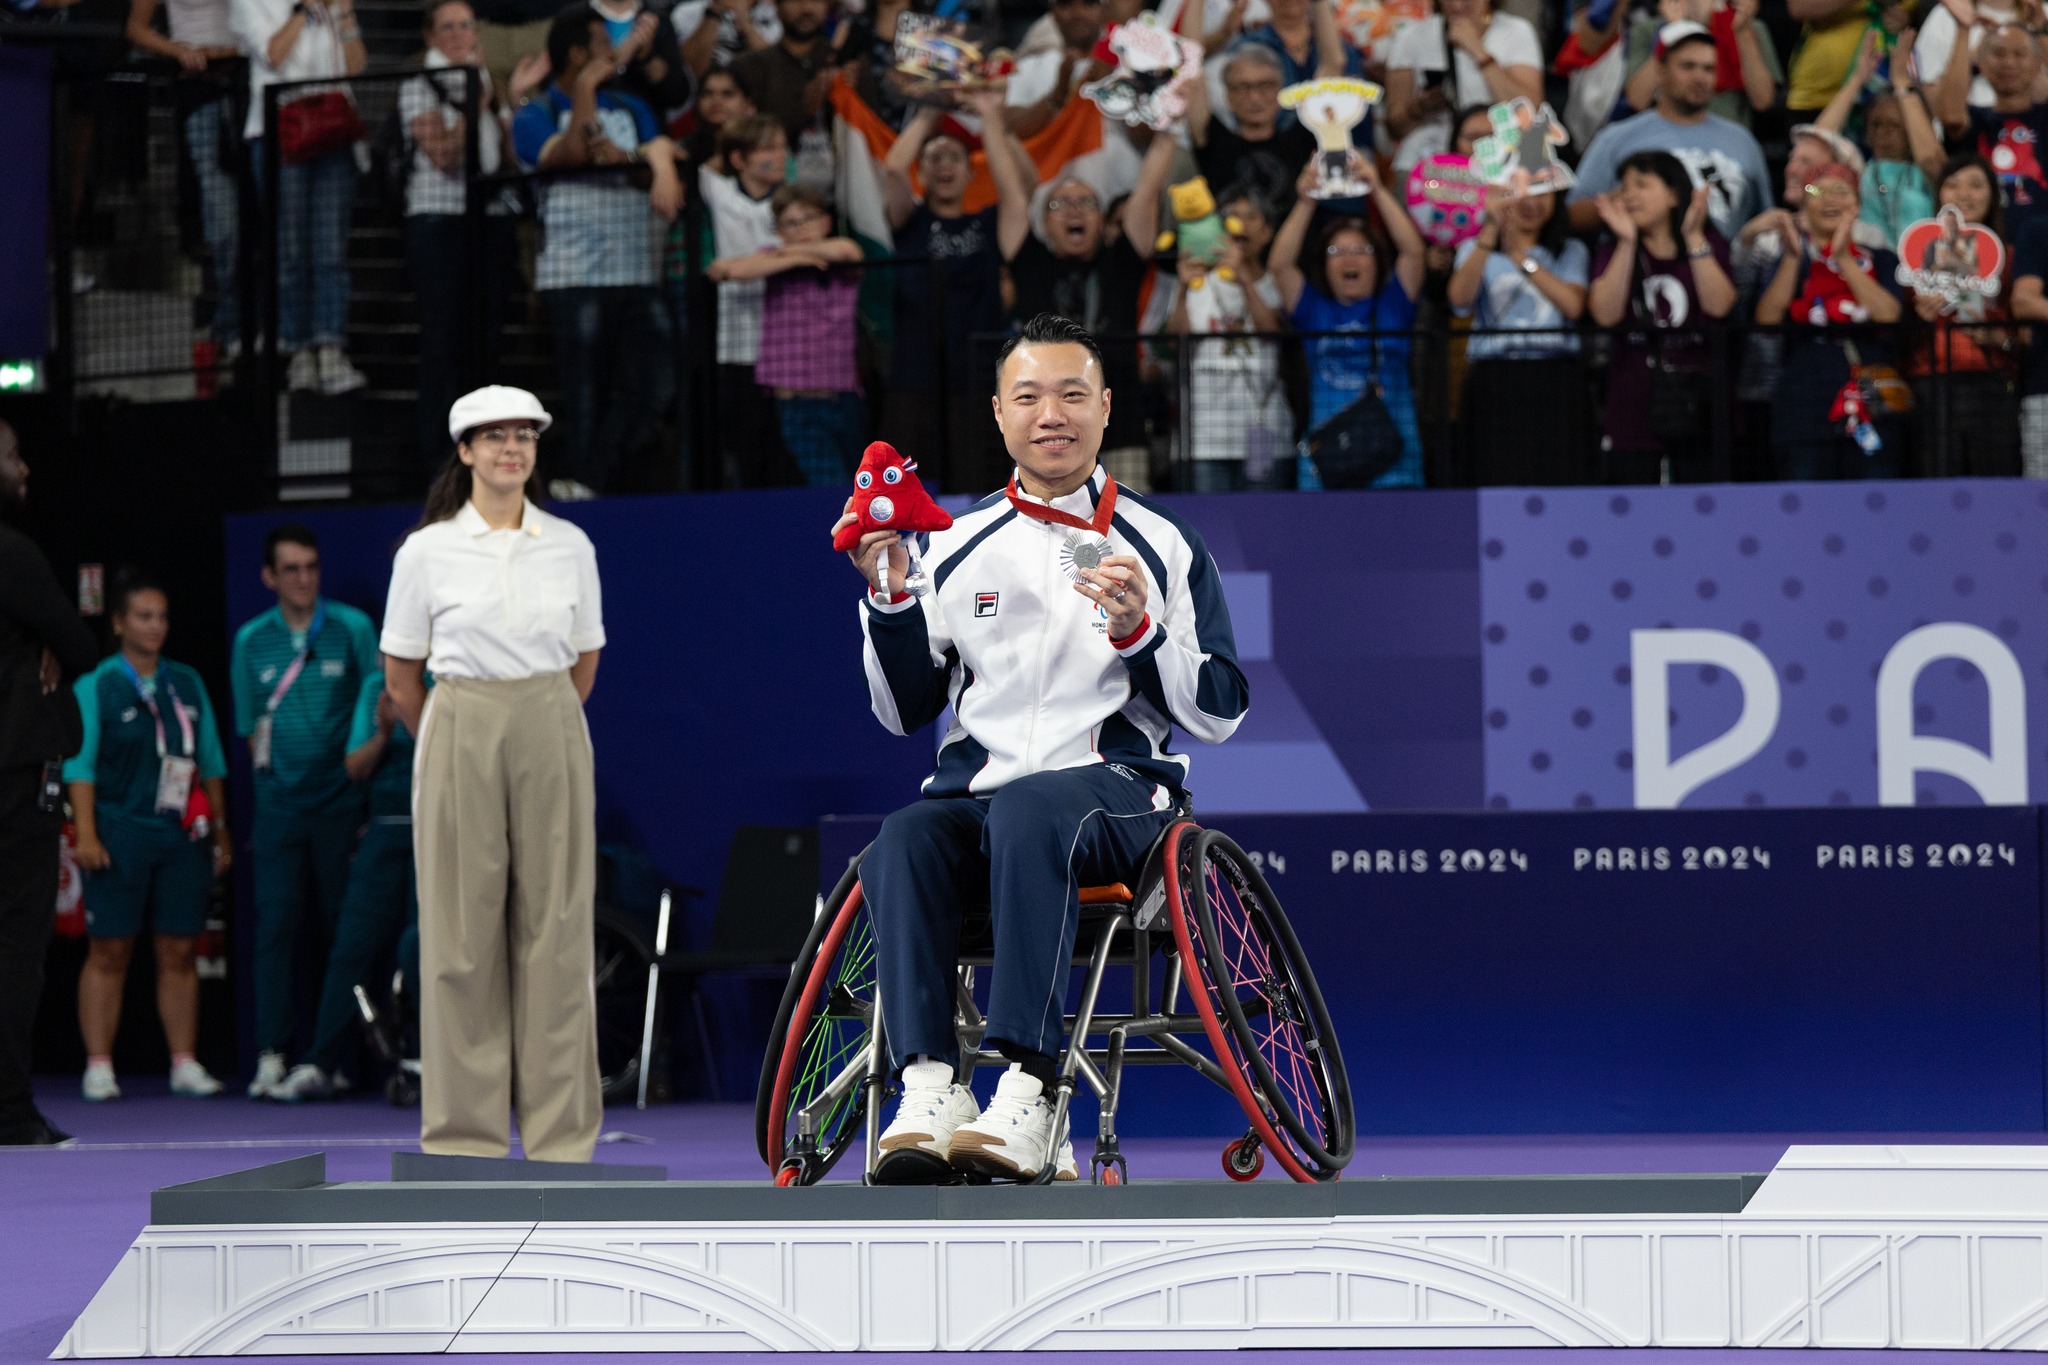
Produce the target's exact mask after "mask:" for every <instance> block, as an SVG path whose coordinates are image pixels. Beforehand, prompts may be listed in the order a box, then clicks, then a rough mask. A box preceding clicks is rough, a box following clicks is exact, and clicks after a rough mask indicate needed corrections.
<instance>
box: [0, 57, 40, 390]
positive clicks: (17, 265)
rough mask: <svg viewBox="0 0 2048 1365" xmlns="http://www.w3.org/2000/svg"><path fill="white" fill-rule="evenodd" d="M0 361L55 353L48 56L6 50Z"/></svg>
mask: <svg viewBox="0 0 2048 1365" xmlns="http://www.w3.org/2000/svg"><path fill="white" fill-rule="evenodd" d="M0 128H5V129H6V130H7V136H6V138H5V139H4V140H0V184H4V185H6V186H7V211H6V212H5V213H0V360H23V359H27V358H30V357H38V358H39V357H41V356H42V355H43V354H44V353H45V352H46V351H48V350H49V348H50V292H49V276H50V271H49V253H48V251H47V250H46V246H45V243H46V239H47V236H48V231H49V199H50V54H49V53H48V52H46V51H43V50H42V49H40V48H33V47H7V48H0Z"/></svg>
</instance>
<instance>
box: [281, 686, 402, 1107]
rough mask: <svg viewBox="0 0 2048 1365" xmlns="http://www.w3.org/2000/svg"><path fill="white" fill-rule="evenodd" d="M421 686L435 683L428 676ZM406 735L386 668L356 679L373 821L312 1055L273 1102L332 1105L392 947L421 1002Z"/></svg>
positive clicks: (330, 965) (354, 746) (352, 771)
mask: <svg viewBox="0 0 2048 1365" xmlns="http://www.w3.org/2000/svg"><path fill="white" fill-rule="evenodd" d="M426 682H427V686H428V687H432V686H433V685H434V683H433V678H432V676H431V675H428V677H427V679H426ZM412 749H413V742H412V732H411V731H409V730H407V729H406V728H405V724H404V722H403V721H401V720H399V718H398V709H397V708H396V707H394V706H393V705H392V704H391V697H390V695H389V694H388V693H387V692H385V690H384V670H383V668H382V666H381V664H380V666H379V667H378V669H377V671H376V672H374V673H372V674H370V676H368V677H367V678H364V679H363V689H362V691H361V693H360V694H358V696H357V698H356V710H355V720H354V722H353V723H352V724H351V725H350V726H349V734H348V760H347V762H348V775H349V777H350V778H351V779H352V780H353V781H355V782H358V783H360V784H362V786H363V787H364V788H365V789H366V790H367V791H368V792H369V797H370V823H369V825H368V826H367V827H365V829H364V830H363V839H362V842H361V843H360V844H358V845H356V856H355V861H354V862H353V863H351V864H349V871H348V894H347V896H346V897H344V898H343V900H342V902H341V918H340V920H339V921H337V922H336V924H335V926H334V952H333V954H332V955H331V956H329V958H328V959H327V980H326V983H325V984H324V985H323V986H322V987H321V988H320V1013H319V1016H318V1017H317V1019H316V1020H315V1022H314V1025H313V1047H312V1050H311V1051H309V1052H307V1053H306V1055H305V1059H304V1060H303V1061H301V1062H300V1063H299V1064H298V1065H297V1066H295V1067H293V1068H292V1069H291V1071H290V1072H289V1073H288V1074H287V1075H286V1076H285V1078H284V1080H283V1081H282V1082H280V1083H279V1084H278V1085H277V1086H275V1087H274V1088H273V1089H272V1090H271V1092H270V1094H271V1098H272V1099H277V1100H285V1101H289V1102H294V1103H295V1102H297V1101H300V1100H323V1099H329V1098H331V1097H332V1096H333V1095H334V1092H335V1068H336V1067H337V1066H338V1065H339V1064H340V1062H341V1057H342V1049H343V1048H344V1047H345V1046H346V1044H347V1042H348V1035H349V1030H350V1029H351V1028H352V1027H354V1025H355V1021H356V1018H357V1011H356V994H355V992H356V987H357V986H358V985H361V986H363V987H365V988H366V989H367V988H368V986H369V984H370V982H371V980H372V979H373V976H374V974H375V973H376V971H377V968H378V966H379V964H381V963H383V962H384V961H386V960H387V958H388V956H389V954H390V952H391V950H392V947H393V945H394V944H395V945H397V947H398V957H399V966H400V969H401V970H403V971H404V973H405V979H406V983H407V984H406V995H407V996H408V998H410V999H414V1000H417V999H418V998H419V986H418V982H419V959H420V949H419V931H418V925H419V917H420V903H419V897H418V894H417V892H416V891H415V889H414V886H413V875H412Z"/></svg>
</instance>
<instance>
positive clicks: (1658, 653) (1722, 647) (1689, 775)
mask: <svg viewBox="0 0 2048 1365" xmlns="http://www.w3.org/2000/svg"><path fill="white" fill-rule="evenodd" d="M1628 654H1629V661H1628V666H1629V690H1630V693H1631V699H1632V701H1633V702H1634V708H1635V777H1636V807H1637V809H1639V810H1673V809H1676V808H1677V806H1678V803H1679V802H1680V801H1683V800H1684V799H1685V798H1686V796H1687V794H1688V793H1690V792H1691V791H1692V790H1693V789H1694V788H1696V787H1698V786H1699V785H1700V784H1701V783H1703V782H1706V781H1708V780H1710V779H1712V778H1716V777H1719V776H1720V775H1721V774H1722V773H1725V772H1727V771H1729V770H1730V769H1733V768H1739V767H1741V766H1742V765H1743V764H1745V763H1747V762H1749V760H1750V759H1752V758H1754V757H1756V754H1757V751H1758V750H1759V749H1761V748H1763V747H1764V744H1765V743H1766V741H1768V740H1769V739H1770V737H1771V732H1772V731H1774V730H1776V729H1777V728H1778V674H1777V671H1776V670H1775V669H1773V668H1772V667H1771V661H1770V660H1769V659H1767V658H1765V657H1764V653H1763V651H1762V650H1760V649H1758V648H1757V647H1756V646H1755V645H1753V644H1751V643H1750V642H1749V641H1747V640H1745V639H1743V638H1742V637H1741V636H1740V635H1730V634H1729V633H1728V632H1727V631H1725V630H1634V631H1630V632H1629V642H1628ZM1680 663H1682V664H1713V665H1716V666H1717V667H1720V668H1725V669H1727V670H1728V671H1729V672H1730V673H1732V674H1734V675H1735V681H1736V682H1738V683H1740V684H1741V685H1742V714H1741V715H1739V716H1737V717H1736V718H1735V724H1733V725H1731V726H1729V727H1728V729H1727V731H1726V732H1724V733H1723V734H1721V735H1719V736H1718V737H1716V738H1714V739H1710V740H1708V741H1707V742H1706V743H1705V744H1702V745H1700V747H1699V748H1697V749H1694V750H1693V751H1692V752H1691V753H1689V754H1687V755H1685V756H1684V757H1683V758H1680V759H1678V760H1677V761H1676V762H1674V761H1672V758H1671V685H1670V678H1669V676H1668V674H1667V672H1666V670H1668V669H1669V668H1670V666H1671V665H1672V664H1680Z"/></svg>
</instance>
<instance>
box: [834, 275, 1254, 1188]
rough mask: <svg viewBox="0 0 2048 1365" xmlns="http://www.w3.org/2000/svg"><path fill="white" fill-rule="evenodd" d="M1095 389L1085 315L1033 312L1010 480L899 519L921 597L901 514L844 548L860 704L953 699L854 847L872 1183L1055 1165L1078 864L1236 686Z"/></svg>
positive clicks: (1160, 802) (1181, 761)
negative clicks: (1002, 1061)
mask: <svg viewBox="0 0 2048 1365" xmlns="http://www.w3.org/2000/svg"><path fill="white" fill-rule="evenodd" d="M1111 397H1112V395H1111V394H1110V391H1109V390H1108V389H1107V388H1105V387H1104V385H1103V366H1102V352H1101V350H1100V349H1099V348H1098V347H1097V345H1096V343H1095V340H1094V338H1093V337H1091V336H1090V335H1089V334H1088V332H1087V331H1086V330H1085V329H1083V328H1082V327H1080V326H1078V325H1076V324H1075V323H1072V322H1070V321H1068V320H1066V319H1065V318H1061V317H1056V316H1053V315H1050V314H1045V315H1041V316H1039V317H1037V318H1034V319H1032V320H1031V322H1030V323H1028V324H1027V325H1026V326H1025V327H1024V329H1023V331H1022V333H1021V334H1020V335H1018V336H1015V337H1013V338H1011V339H1010V341H1009V342H1008V343H1007V344H1005V346H1004V347H1003V349H1002V352H1001V354H1000V355H999V356H998V358H997V362H996V393H995V397H994V400H993V407H994V412H995V419H996V423H997V425H998V426H999V427H1000V428H1001V429H1002V433H1003V440H1004V442H1005V444H1006V445H1007V447H1008V449H1009V453H1010V457H1011V458H1012V459H1013V460H1015V461H1016V465H1017V468H1016V473H1015V474H1014V476H1013V477H1012V479H1011V481H1010V484H1009V486H1008V487H1007V488H1006V489H1005V490H1003V491H1002V492H999V493H996V494H993V495H992V496H990V497H988V498H985V499H983V500H982V501H981V502H979V503H977V504H976V505H975V506H974V507H973V508H971V509H970V510H969V511H967V512H965V513H963V514H962V515H960V516H959V517H958V518H956V519H955V521H954V523H953V526H952V528H951V529H950V530H946V531H939V532H934V533H931V534H929V535H926V536H920V537H919V538H918V541H919V546H918V548H919V553H920V556H921V559H922V564H923V569H924V572H925V574H926V582H927V583H928V587H927V588H926V590H925V591H924V592H923V593H922V594H921V595H920V594H913V593H911V592H906V591H902V590H901V589H902V587H903V585H904V583H905V578H906V574H907V573H908V572H909V570H910V567H911V566H910V561H909V555H908V553H907V551H906V548H905V547H904V546H903V545H902V544H901V543H900V540H899V537H898V536H897V535H896V533H894V532H887V531H878V532H873V533H870V534H868V535H866V536H864V537H863V538H862V539H861V541H860V543H859V544H858V545H857V546H856V547H855V548H854V549H853V550H852V551H851V553H850V557H851V558H852V560H853V562H854V565H855V567H856V568H858V569H859V570H860V571H861V573H862V574H863V575H864V576H865V577H866V578H867V580H868V593H867V598H866V601H865V603H864V604H863V606H862V608H861V627H862V630H863V632H864V634H865V636H866V647H865V649H864V651H863V658H864V662H865V665H866V669H867V679H868V690H869V693H870V695H871V697H872V699H873V705H874V712H875V715H876V717H877V718H879V719H880V720H881V722H882V724H883V725H885V726H887V727H888V728H889V730H890V731H891V732H893V733H895V734H899V735H908V734H911V733H912V732H914V731H916V730H918V729H920V728H921V727H923V726H925V725H928V724H930V723H932V722H933V721H935V720H937V719H938V718H939V717H940V715H941V714H942V713H943V712H945V711H946V709H947V708H948V707H950V708H951V711H952V716H951V722H950V725H949V726H948V728H947V731H946V734H945V737H944V740H943V742H942V743H941V744H940V746H939V754H938V765H937V767H936V769H935V770H934V771H933V772H932V775H931V776H930V777H928V778H926V779H925V781H924V784H923V792H924V799H923V800H921V801H917V802H915V803H913V804H912V805H910V806H907V807H905V808H904V809H902V810H900V811H897V812H896V813H895V814H894V815H891V816H890V817H889V818H888V820H887V821H885V822H884V823H883V825H882V831H881V834H880V836H879V837H878V838H877V839H876V840H875V843H874V845H873V847H872V848H871V849H870V850H869V851H868V853H867V855H866V858H865V859H864V860H863V862H862V865H861V879H862V884H863V886H864V887H865V888H866V894H867V896H868V900H869V904H870V906H871V913H872V914H873V917H874V924H875V933H876V939H877V952H878V969H879V986H880V994H881V1001H882V1015H883V1024H884V1031H885V1033H886V1035H887V1039H888V1045H889V1051H890V1063H891V1065H892V1066H894V1067H896V1068H899V1069H900V1071H901V1074H902V1080H903V1099H902V1103H901V1105H900V1106H899V1107H898V1109H897V1112H896V1116H895V1118H894V1120H893V1121H892V1122H891V1123H890V1124H889V1126H888V1128H887V1129H886V1130H885V1131H884V1132H883V1134H882V1138H881V1143H880V1151H881V1158H880V1163H879V1165H878V1167H877V1169H876V1173H875V1174H876V1179H877V1180H878V1181H881V1182H883V1183H921V1182H935V1181H941V1180H948V1179H952V1178H954V1173H955V1172H972V1173H979V1174H982V1175H989V1176H996V1177H1002V1178H1009V1179H1027V1180H1028V1179H1031V1178H1033V1177H1035V1176H1037V1175H1038V1174H1039V1172H1040V1171H1041V1170H1042V1169H1043V1168H1044V1166H1045V1164H1046V1163H1048V1162H1051V1163H1054V1164H1055V1166H1056V1176H1055V1178H1057V1179H1060V1180H1072V1179H1074V1178H1075V1176H1076V1171H1075V1166H1074V1155H1073V1148H1072V1145H1071V1144H1070V1143H1069V1142H1067V1141H1066V1140H1065V1136H1064V1134H1061V1133H1056V1132H1055V1131H1054V1121H1053V1110H1054V1106H1053V1105H1052V1103H1051V1102H1050V1094H1051V1091H1052V1089H1053V1085H1054V1081H1055V1078H1056V1075H1057V1067H1058V1062H1057V1060H1056V1058H1057V1056H1058V1053H1059V1051H1060V1048H1061V1045H1062V1041H1063V1040H1062V1036H1061V1034H1062V1020H1063V1015H1064V1013H1065V1007H1066V992H1067V982H1068V975H1069V966H1070V962H1071V959H1072V954H1073V951H1074V939H1075V934H1076V931H1077V928H1078V924H1079V918H1080V900H1079V894H1080V888H1081V887H1082V886H1084V885H1087V884H1090V883H1100V882H1110V881H1117V880H1121V879H1132V880H1135V873H1136V871H1137V867H1138V863H1139V860H1140V859H1142V858H1143V856H1144V854H1145V851H1146V849H1147V848H1148V847H1149V846H1150V844H1151V843H1152V841H1153V839H1154V838H1155V836H1157V835H1158V834H1159V832H1160V831H1161V830H1162V829H1163V828H1164V827H1165V826H1166V824H1167V822H1168V821H1169V819H1171V818H1172V817H1173V815H1174V813H1175V810H1176V806H1177V805H1178V804H1179V803H1180V802H1181V801H1182V799H1183V794H1184V791H1185V788H1186V782H1187V771H1188V760H1187V759H1186V758H1185V757H1183V756H1181V755H1178V754H1175V753H1173V752H1171V751H1170V750H1169V749H1168V747H1167V745H1168V741H1169V740H1170V739H1171V738H1172V731H1173V727H1174V726H1176V725H1177V726H1179V727H1180V728H1181V729H1182V730H1185V731H1187V732H1188V733H1189V734H1191V735H1193V736H1194V737H1195V738H1196V739H1199V740H1201V741H1203V742H1204V743H1209V744H1217V743H1221V742H1222V741H1223V740H1225V739H1228V738H1229V737H1230V735H1231V733H1232V732H1233V731H1234V730H1236V728H1237V725H1238V722H1239V721H1240V720H1242V719H1243V717H1244V713H1245V707H1246V705H1247V703H1248V700H1249V697H1248V692H1247V688H1246V686H1245V679H1244V674H1243V672H1242V671H1241V670H1240V669H1239V668H1238V665H1237V657H1236V654H1237V648H1236V643H1235V640H1234V638H1233V636H1232V633H1231V626H1230V613H1229V610H1228V608H1227V607H1226V606H1225V604H1224V600H1223V591H1222V585H1221V582H1220V581H1219V576H1218V574H1217V570H1216V565H1215V563H1214V562H1213V561H1212V560H1211V559H1210V557H1209V553H1208V550H1207V549H1206V548H1205V547H1204V545H1203V544H1202V539H1201V537H1200V536H1198V535H1197V534H1196V533H1195V532H1194V531H1193V530H1192V529H1190V528H1189V527H1188V526H1187V525H1186V524H1185V523H1184V522H1182V521H1181V520H1180V518H1178V517H1176V516H1174V515H1173V514H1172V513H1170V512H1168V511H1166V510H1165V509H1164V508H1162V507H1160V506H1158V505H1157V504H1155V503H1153V502H1151V501H1150V500H1149V499H1146V498H1142V497H1139V496H1137V495H1135V494H1132V493H1130V492H1128V491H1125V490H1121V489H1119V488H1118V487H1117V484H1116V481H1115V480H1114V479H1113V478H1111V477H1110V476H1109V474H1108V471H1106V470H1104V469H1102V468H1101V467H1100V466H1099V465H1098V464H1097V462H1096V455H1097V452H1098V451H1099V449H1100V448H1101V445H1102V433H1103V427H1104V424H1105V422H1106V421H1107V419H1108V417H1109V410H1110V402H1111ZM907 453H909V454H911V455H913V456H915V455H917V454H920V453H922V452H915V451H913V452H907ZM850 506H851V504H849V508H850ZM851 515H852V514H851V512H850V511H849V513H848V517H849V518H850V517H851ZM845 520H846V519H842V521H841V523H840V524H841V525H844V524H845ZM834 529H835V530H837V529H838V528H837V527H836V526H835V528H834ZM885 551H886V553H887V555H888V563H889V566H890V567H889V573H888V577H887V579H886V581H884V580H881V579H880V578H878V573H877V566H878V564H879V562H880V560H881V556H882V554H883V553H884V552H885ZM885 588H889V589H896V590H895V591H887V592H885V591H884V589H885ZM983 887H985V888H986V892H987V895H988V900H989V907H990V917H991V927H992V930H993V935H994V943H995V951H994V966H993V968H992V971H991V977H990V982H989V1004H988V1011H987V1029H986V1033H985V1044H986V1046H988V1047H991V1048H993V1049H995V1050H997V1051H999V1052H1000V1053H1001V1054H1002V1055H1003V1056H1004V1057H1005V1058H1007V1059H1008V1060H1009V1061H1010V1063H1011V1065H1010V1066H1009V1068H1008V1070H1007V1071H1005V1072H1004V1074H1003V1075H1002V1077H1001V1078H1000V1080H999V1081H998V1083H997V1086H996V1094H995V1098H994V1099H993V1101H991V1103H990V1105H989V1107H988V1109H987V1110H986V1111H985V1112H983V1111H980V1110H979V1109H978V1107H977V1105H976V1103H975V1099H974V1097H973V1095H972V1094H971V1093H970V1092H969V1090H968V1089H967V1087H965V1086H964V1085H961V1084H959V1082H958V1072H957V1070H956V1062H957V1060H958V1055H959V1040H958V1036H957V1035H956V1033H955V1031H954V991H955V981H956V977H955V971H956V958H957V956H958V954H957V952H956V946H957V943H958V939H959V932H960V923H961V915H962V911H961V907H962V902H963V899H967V898H971V899H978V898H979V892H980V890H981V888H983ZM1055 1144H1057V1150H1055Z"/></svg>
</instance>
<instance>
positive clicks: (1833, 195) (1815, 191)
mask: <svg viewBox="0 0 2048 1365" xmlns="http://www.w3.org/2000/svg"><path fill="white" fill-rule="evenodd" d="M1806 192H1807V193H1808V194H1810V195H1812V196H1813V197H1814V198H1816V199H1853V198H1855V197H1857V196H1856V187H1855V186H1854V185H1850V184H1846V183H1844V182H1843V181H1840V180H1819V181H1816V182H1814V183H1813V184H1811V185H1808V186H1807V187H1806Z"/></svg>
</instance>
